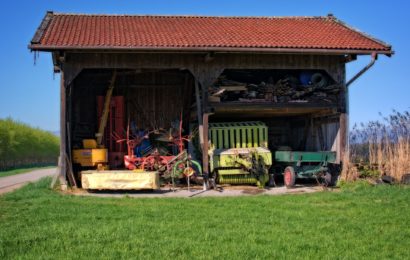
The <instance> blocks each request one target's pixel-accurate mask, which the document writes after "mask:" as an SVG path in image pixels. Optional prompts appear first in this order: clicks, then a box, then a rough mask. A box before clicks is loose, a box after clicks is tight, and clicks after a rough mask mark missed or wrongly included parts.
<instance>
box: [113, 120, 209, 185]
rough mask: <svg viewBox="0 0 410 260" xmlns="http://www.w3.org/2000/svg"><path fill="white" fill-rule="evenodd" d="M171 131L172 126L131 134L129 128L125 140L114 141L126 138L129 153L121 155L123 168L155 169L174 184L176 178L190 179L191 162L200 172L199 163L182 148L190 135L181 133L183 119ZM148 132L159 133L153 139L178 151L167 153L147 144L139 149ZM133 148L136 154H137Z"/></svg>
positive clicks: (199, 173) (199, 172)
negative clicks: (176, 127) (176, 128)
mask: <svg viewBox="0 0 410 260" xmlns="http://www.w3.org/2000/svg"><path fill="white" fill-rule="evenodd" d="M174 130H175V129H174ZM172 132H173V131H172V129H171V130H170V132H169V133H168V132H164V131H162V132H161V131H160V130H154V131H150V132H147V133H145V134H131V133H130V129H129V127H128V128H127V139H125V140H118V141H117V142H123V141H125V142H126V144H127V149H128V154H127V155H125V156H124V164H125V167H126V168H127V169H129V170H142V171H156V172H158V173H159V176H160V177H161V178H163V179H171V180H172V183H173V184H175V183H174V181H175V179H176V178H177V179H180V178H182V177H186V178H187V180H188V182H189V178H190V177H191V176H192V175H193V174H194V173H195V172H196V171H195V170H194V169H193V167H192V166H193V165H194V166H195V167H196V168H197V171H198V175H202V167H201V165H200V164H199V163H198V162H197V161H195V160H192V159H191V157H190V156H189V155H188V153H187V151H186V149H185V145H184V142H185V141H189V136H182V120H180V121H179V129H178V130H177V131H174V134H173V133H172ZM175 132H176V133H175ZM150 135H154V136H155V135H156V136H158V135H159V136H160V137H158V138H154V139H156V140H157V141H158V140H159V141H161V142H166V143H167V144H168V146H171V147H172V148H173V150H174V151H177V154H170V153H169V152H168V151H164V149H162V150H160V149H159V148H153V147H152V146H150V145H148V146H147V147H146V148H145V149H143V150H144V151H142V152H140V151H139V149H138V148H140V147H141V146H142V144H143V142H144V140H147V139H149V138H150ZM165 150H166V149H165ZM136 151H138V153H139V154H136Z"/></svg>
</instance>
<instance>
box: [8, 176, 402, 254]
mask: <svg viewBox="0 0 410 260" xmlns="http://www.w3.org/2000/svg"><path fill="white" fill-rule="evenodd" d="M49 183H50V179H46V180H42V181H41V182H39V183H37V184H30V185H29V186H26V187H24V188H23V189H21V190H18V191H16V192H13V193H10V194H7V195H5V196H2V197H0V259H26V258H29V259H101V258H102V259H129V258H131V259H333V258H335V259H339V258H340V259H409V258H410V252H409V250H408V241H409V239H410V226H409V224H408V223H409V216H410V189H409V188H405V187H400V186H394V185H379V186H376V187H371V186H369V185H365V184H364V183H361V184H355V185H350V184H349V185H350V186H349V187H350V188H349V189H341V191H340V192H318V193H314V194H298V195H283V196H263V195H262V196H248V197H244V196H243V197H225V198H223V197H217V198H211V197H208V198H191V199H186V198H167V199H165V198H157V199H148V198H145V199H137V198H130V197H127V198H96V197H80V196H74V195H63V194H60V193H58V192H55V191H53V190H50V189H49Z"/></svg>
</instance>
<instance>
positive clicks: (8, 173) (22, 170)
mask: <svg viewBox="0 0 410 260" xmlns="http://www.w3.org/2000/svg"><path fill="white" fill-rule="evenodd" d="M53 167H55V166H43V167H27V168H19V169H13V170H8V171H0V178H1V177H6V176H11V175H16V174H21V173H27V172H31V171H35V170H40V169H48V168H53Z"/></svg>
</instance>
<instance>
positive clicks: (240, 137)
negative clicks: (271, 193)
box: [208, 122, 272, 187]
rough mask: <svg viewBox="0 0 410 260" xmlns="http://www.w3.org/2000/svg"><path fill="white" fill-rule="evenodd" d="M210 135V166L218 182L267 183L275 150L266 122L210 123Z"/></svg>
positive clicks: (258, 184) (260, 184) (262, 185)
mask: <svg viewBox="0 0 410 260" xmlns="http://www.w3.org/2000/svg"><path fill="white" fill-rule="evenodd" d="M209 139H210V142H211V145H210V149H209V151H208V155H209V158H210V160H209V164H210V170H211V173H212V175H213V176H214V178H215V179H216V181H217V183H219V184H256V185H257V186H259V187H264V186H265V184H266V182H267V181H268V179H269V175H268V170H269V168H270V166H271V165H272V154H271V152H270V151H269V150H268V148H267V147H268V128H267V126H266V125H265V124H264V123H262V122H229V123H210V124H209Z"/></svg>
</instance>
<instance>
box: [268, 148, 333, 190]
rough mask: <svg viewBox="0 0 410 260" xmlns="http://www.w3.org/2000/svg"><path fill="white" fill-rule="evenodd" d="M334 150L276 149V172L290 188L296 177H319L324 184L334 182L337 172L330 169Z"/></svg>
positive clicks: (330, 184)
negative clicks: (281, 175)
mask: <svg viewBox="0 0 410 260" xmlns="http://www.w3.org/2000/svg"><path fill="white" fill-rule="evenodd" d="M335 162H336V152H331V151H319V152H305V151H276V152H275V162H274V163H275V168H276V169H277V170H276V173H281V174H283V179H284V183H285V186H286V187H287V188H291V187H293V186H294V185H295V181H296V179H297V178H320V179H322V180H323V181H324V183H325V184H326V185H329V186H332V185H334V184H335V183H336V178H337V174H336V173H335V172H333V170H332V169H331V166H332V164H334V163H335Z"/></svg>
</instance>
